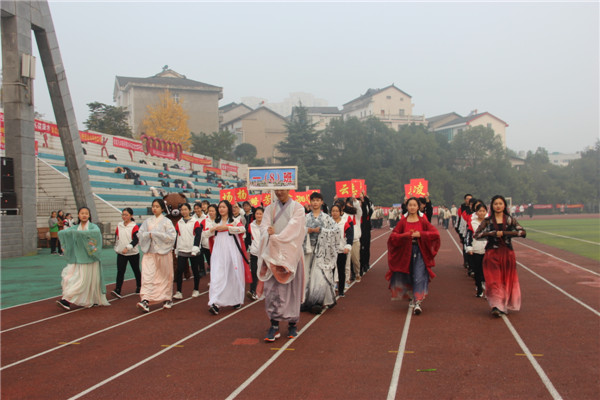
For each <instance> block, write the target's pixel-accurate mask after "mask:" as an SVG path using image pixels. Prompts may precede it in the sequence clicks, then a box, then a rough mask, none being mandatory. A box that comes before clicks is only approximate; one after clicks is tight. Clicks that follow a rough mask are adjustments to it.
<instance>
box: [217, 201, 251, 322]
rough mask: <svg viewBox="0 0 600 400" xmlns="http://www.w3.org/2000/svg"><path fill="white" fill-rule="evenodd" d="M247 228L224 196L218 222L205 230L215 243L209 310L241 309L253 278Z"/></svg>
mask: <svg viewBox="0 0 600 400" xmlns="http://www.w3.org/2000/svg"><path fill="white" fill-rule="evenodd" d="M244 232H246V229H245V228H244V224H242V223H241V222H239V221H238V220H236V219H234V217H233V210H232V207H231V203H229V202H228V201H227V200H221V201H220V202H219V205H218V215H217V217H216V219H215V223H214V225H213V226H212V227H211V228H210V229H208V231H205V233H206V234H207V235H208V237H209V241H210V244H211V246H210V247H211V256H210V289H209V291H208V306H209V309H208V311H209V312H210V313H212V314H214V315H217V314H219V310H220V308H221V307H224V306H233V308H234V309H239V308H240V307H241V306H242V303H243V302H244V291H245V288H246V281H248V280H249V281H250V282H252V276H251V275H250V267H249V266H248V262H247V261H246V259H245V253H246V249H245V248H244V239H243V235H244ZM248 278H249V279H248Z"/></svg>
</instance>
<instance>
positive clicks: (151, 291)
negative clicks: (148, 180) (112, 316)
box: [137, 199, 177, 312]
mask: <svg viewBox="0 0 600 400" xmlns="http://www.w3.org/2000/svg"><path fill="white" fill-rule="evenodd" d="M166 210H167V207H166V205H165V202H164V200H163V199H154V200H153V201H152V214H154V215H153V216H152V217H150V218H148V219H147V220H145V221H144V223H143V224H142V226H141V228H140V230H139V231H138V237H139V238H140V248H141V249H142V252H143V253H144V256H143V257H142V287H141V289H140V297H141V301H140V302H139V303H137V307H138V308H141V309H142V311H144V312H149V311H150V305H151V304H156V303H160V302H163V308H166V309H169V308H171V307H172V306H173V256H172V254H171V250H173V245H174V244H175V238H176V237H177V232H176V231H175V226H173V223H172V222H171V221H170V220H169V219H168V218H167V217H165V216H164V215H163V213H164V212H165V211H166Z"/></svg>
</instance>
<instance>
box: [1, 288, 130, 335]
mask: <svg viewBox="0 0 600 400" xmlns="http://www.w3.org/2000/svg"><path fill="white" fill-rule="evenodd" d="M135 294H136V293H130V294H126V295H124V296H123V298H125V297H129V296H133V295H135ZM115 300H119V299H110V300H109V301H108V302H109V303H110V302H112V301H115ZM85 309H86V308H85V307H82V308H78V309H76V310H73V311H70V312H63V313H62V314H56V315H53V316H51V317H47V318H42V319H38V320H37V321H32V322H28V323H26V324H23V325H19V326H15V327H12V328H8V329H5V330H3V331H0V333H6V332H10V331H14V330H15V329H19V328H24V327H26V326H29V325H34V324H38V323H40V322H44V321H48V320H49V319H53V318H58V317H64V316H65V315H70V314H73V313H74V312H77V311H81V310H85Z"/></svg>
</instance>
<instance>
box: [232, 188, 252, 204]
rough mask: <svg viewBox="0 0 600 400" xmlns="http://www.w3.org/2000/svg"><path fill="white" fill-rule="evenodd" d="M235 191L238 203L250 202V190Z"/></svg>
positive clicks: (239, 189)
mask: <svg viewBox="0 0 600 400" xmlns="http://www.w3.org/2000/svg"><path fill="white" fill-rule="evenodd" d="M234 190H235V201H238V202H244V201H248V197H249V194H248V189H247V188H245V187H243V188H236V189H234Z"/></svg>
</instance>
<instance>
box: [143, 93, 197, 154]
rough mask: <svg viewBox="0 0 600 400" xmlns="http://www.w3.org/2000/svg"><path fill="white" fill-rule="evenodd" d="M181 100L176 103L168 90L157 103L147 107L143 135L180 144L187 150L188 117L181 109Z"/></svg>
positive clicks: (189, 135)
mask: <svg viewBox="0 0 600 400" xmlns="http://www.w3.org/2000/svg"><path fill="white" fill-rule="evenodd" d="M182 102H183V100H180V101H179V102H178V101H176V100H175V99H174V98H173V97H172V96H171V94H170V92H169V91H168V90H165V91H164V93H163V94H161V95H160V96H159V100H158V103H156V104H154V105H150V106H148V111H147V114H146V117H145V118H144V120H143V121H142V127H143V129H144V133H145V134H146V135H148V136H154V137H158V138H161V139H164V140H170V141H172V142H177V143H180V144H181V147H182V148H183V149H184V150H189V149H190V145H191V134H190V130H189V128H188V120H189V118H190V117H189V115H188V114H187V112H186V111H185V110H184V109H183V107H182V105H181V104H182Z"/></svg>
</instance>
